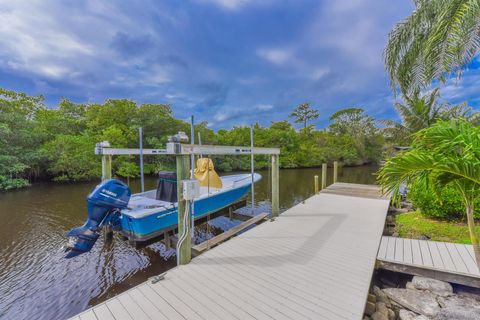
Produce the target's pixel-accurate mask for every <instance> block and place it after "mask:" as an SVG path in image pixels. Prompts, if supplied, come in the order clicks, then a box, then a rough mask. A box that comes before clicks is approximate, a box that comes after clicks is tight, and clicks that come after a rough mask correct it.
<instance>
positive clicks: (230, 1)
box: [199, 0, 255, 10]
mask: <svg viewBox="0 0 480 320" xmlns="http://www.w3.org/2000/svg"><path fill="white" fill-rule="evenodd" d="M199 1H200V2H205V3H211V4H214V5H217V6H219V7H221V8H223V9H226V10H237V9H239V8H241V7H243V6H246V5H248V4H250V3H255V1H252V0H199Z"/></svg>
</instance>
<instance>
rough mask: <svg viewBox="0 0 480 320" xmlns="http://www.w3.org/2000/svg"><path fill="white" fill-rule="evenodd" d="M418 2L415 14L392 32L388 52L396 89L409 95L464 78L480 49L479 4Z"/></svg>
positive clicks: (451, 0)
mask: <svg viewBox="0 0 480 320" xmlns="http://www.w3.org/2000/svg"><path fill="white" fill-rule="evenodd" d="M414 2H415V5H416V9H415V10H414V11H413V13H412V15H411V16H410V17H408V18H407V19H405V20H403V21H401V22H399V23H398V24H397V25H396V26H395V28H394V29H393V30H392V31H391V32H390V34H389V39H388V43H387V46H386V48H385V53H384V56H385V66H386V69H387V71H388V73H389V75H390V80H391V85H392V88H393V89H394V90H395V91H396V87H397V85H398V86H400V90H401V91H402V92H403V93H407V94H408V93H411V92H414V91H415V90H418V89H421V88H424V87H426V86H428V85H430V83H431V82H432V81H433V80H441V81H444V80H446V79H448V78H449V77H450V76H451V75H452V74H457V76H458V75H460V73H461V71H462V67H463V66H465V65H466V64H468V63H469V62H470V61H471V60H472V59H473V58H474V56H475V55H476V54H477V52H478V50H479V48H480V32H479V23H478V17H479V16H480V2H479V1H475V0H474V1H472V0H418V1H414Z"/></svg>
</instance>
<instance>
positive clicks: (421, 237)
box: [418, 234, 430, 240]
mask: <svg viewBox="0 0 480 320" xmlns="http://www.w3.org/2000/svg"><path fill="white" fill-rule="evenodd" d="M418 240H430V237H429V236H427V235H425V234H422V235H421V236H420V237H418Z"/></svg>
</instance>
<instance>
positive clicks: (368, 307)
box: [365, 301, 376, 316]
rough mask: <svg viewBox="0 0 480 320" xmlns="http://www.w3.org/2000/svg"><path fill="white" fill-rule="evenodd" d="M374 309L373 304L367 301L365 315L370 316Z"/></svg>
mask: <svg viewBox="0 0 480 320" xmlns="http://www.w3.org/2000/svg"><path fill="white" fill-rule="evenodd" d="M375 309H376V306H375V304H374V303H373V302H370V301H367V304H366V305H365V314H366V315H368V316H371V315H372V314H374V313H375Z"/></svg>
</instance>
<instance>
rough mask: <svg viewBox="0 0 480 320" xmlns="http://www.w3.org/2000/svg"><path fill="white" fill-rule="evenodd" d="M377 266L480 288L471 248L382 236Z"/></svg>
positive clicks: (454, 244)
mask: <svg viewBox="0 0 480 320" xmlns="http://www.w3.org/2000/svg"><path fill="white" fill-rule="evenodd" d="M377 259H378V260H379V263H378V267H379V268H382V269H387V270H391V271H396V272H403V273H408V274H414V275H419V276H426V277H430V278H435V279H438V280H443V281H449V282H453V283H458V284H463V285H467V286H473V287H477V288H480V271H479V270H478V267H477V263H476V262H475V254H474V252H473V247H472V246H471V245H466V244H460V243H449V242H440V241H430V240H428V241H427V240H414V239H403V238H393V237H382V241H381V243H380V248H379V250H378V257H377Z"/></svg>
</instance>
